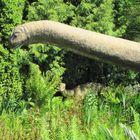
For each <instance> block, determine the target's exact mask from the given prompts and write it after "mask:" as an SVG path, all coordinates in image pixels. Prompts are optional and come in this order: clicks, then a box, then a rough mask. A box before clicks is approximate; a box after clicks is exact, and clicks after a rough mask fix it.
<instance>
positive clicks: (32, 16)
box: [0, 0, 140, 140]
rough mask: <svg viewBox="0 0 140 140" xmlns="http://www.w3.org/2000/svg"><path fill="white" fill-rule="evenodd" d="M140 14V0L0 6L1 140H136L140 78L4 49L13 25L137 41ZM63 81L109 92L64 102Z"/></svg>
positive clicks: (65, 55)
mask: <svg viewBox="0 0 140 140" xmlns="http://www.w3.org/2000/svg"><path fill="white" fill-rule="evenodd" d="M139 13H140V3H139V1H138V0H13V1H11V0H0V139H4V140H5V139H6V140H10V139H12V140H16V139H37V140H38V139H43V140H46V139H51V140H52V139H58V140H59V139H60V140H61V139H62V140H63V139H64V140H65V139H72V140H78V139H83V140H85V139H97V140H105V139H107V140H114V139H115V140H125V139H126V140H128V139H130V140H131V139H132V140H139V139H140V94H139V92H140V90H135V88H134V87H137V86H139V82H140V77H139V73H136V72H134V71H131V70H127V69H123V68H120V67H118V66H114V65H109V64H104V63H101V62H97V61H93V60H90V59H87V58H84V57H81V56H78V55H75V54H72V53H69V52H65V51H64V50H62V49H60V48H58V47H56V46H52V45H48V44H46V45H43V44H35V45H30V46H23V47H22V48H18V49H15V50H13V49H12V48H11V46H9V44H8V38H9V36H10V34H11V32H12V30H13V29H14V27H15V26H16V25H19V24H21V23H24V22H28V21H33V20H41V19H47V20H54V21H60V22H63V23H66V24H69V25H72V26H76V27H81V28H85V29H88V30H92V31H96V32H101V33H104V34H108V35H112V36H116V37H123V38H127V39H130V40H134V41H140V28H139V25H140V14H139ZM75 60H76V61H75ZM77 62H78V63H77ZM62 81H63V82H65V83H66V85H67V87H68V88H73V87H75V86H76V85H79V84H83V83H87V82H99V83H101V84H103V85H104V86H106V88H105V89H103V90H102V91H101V92H100V93H98V94H96V91H94V90H93V89H89V90H88V93H87V96H86V97H85V99H84V100H83V101H81V100H80V99H79V100H76V99H74V98H66V99H64V98H63V97H61V96H60V97H56V96H55V93H56V92H57V91H58V89H59V84H60V83H61V82H62ZM126 86H127V90H126V88H125V87H126ZM131 89H133V90H131Z"/></svg>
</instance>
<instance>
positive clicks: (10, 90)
mask: <svg viewBox="0 0 140 140" xmlns="http://www.w3.org/2000/svg"><path fill="white" fill-rule="evenodd" d="M15 60H16V57H15V56H14V55H11V54H10V53H9V51H8V50H6V49H4V48H3V46H2V45H0V112H2V111H3V110H12V111H14V110H16V109H17V108H18V107H19V101H20V99H21V96H22V83H21V79H20V73H19V69H18V66H17V63H16V61H15Z"/></svg>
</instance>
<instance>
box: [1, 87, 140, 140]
mask: <svg viewBox="0 0 140 140" xmlns="http://www.w3.org/2000/svg"><path fill="white" fill-rule="evenodd" d="M118 89H119V92H118ZM121 90H122V87H121V88H120V87H116V90H115V89H114V90H113V89H112V88H111V87H110V88H109V89H106V90H105V91H103V93H102V94H101V95H100V96H101V97H99V96H98V95H96V94H95V91H93V90H89V91H88V94H87V96H86V97H85V99H84V101H83V102H82V104H81V102H77V101H75V100H74V99H72V98H68V99H66V100H64V101H63V99H62V97H53V98H52V99H50V100H49V103H48V106H47V107H48V108H47V109H46V108H44V111H43V112H42V110H40V109H39V108H37V107H31V108H30V110H27V109H24V110H23V111H22V112H21V113H13V112H10V113H6V112H3V113H2V115H1V116H0V128H1V130H0V139H3V140H5V139H10V140H19V139H20V140H22V139H33V140H79V139H80V140H86V139H88V140H90V139H91V140H93V139H95V140H139V139H140V114H139V112H138V110H137V108H134V107H135V105H134V104H135V102H133V103H132V102H131V100H130V99H129V98H127V97H126V98H125V101H124V98H121V97H119V96H120V94H121V92H122V91H121ZM111 91H112V92H111ZM113 92H114V94H115V95H114V96H111V95H107V94H113ZM119 93H120V94H119ZM110 96H111V97H112V100H110ZM124 96H125V94H124ZM139 96H140V95H139V94H138V95H137V97H136V96H135V97H133V98H138V97H139ZM113 98H114V100H116V99H117V102H114V100H113ZM123 102H125V106H124V103H123ZM130 102H131V106H127V105H130ZM136 110H137V111H136ZM11 120H12V121H11Z"/></svg>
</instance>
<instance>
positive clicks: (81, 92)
mask: <svg viewBox="0 0 140 140" xmlns="http://www.w3.org/2000/svg"><path fill="white" fill-rule="evenodd" d="M103 88H104V85H102V84H100V83H93V82H91V83H86V84H81V85H78V86H76V87H74V88H73V89H66V84H65V83H60V87H59V91H58V92H61V94H62V95H63V96H64V97H74V98H76V99H80V100H83V99H84V97H85V96H86V95H87V94H88V90H89V89H91V90H93V91H94V92H95V94H99V93H100V92H101V90H102V89H103Z"/></svg>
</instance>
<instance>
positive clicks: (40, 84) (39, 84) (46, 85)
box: [24, 63, 61, 107]
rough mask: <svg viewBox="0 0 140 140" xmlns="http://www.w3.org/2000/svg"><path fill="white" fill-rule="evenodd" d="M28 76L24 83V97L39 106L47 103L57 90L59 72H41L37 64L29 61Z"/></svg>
mask: <svg viewBox="0 0 140 140" xmlns="http://www.w3.org/2000/svg"><path fill="white" fill-rule="evenodd" d="M29 71H30V72H29V78H28V79H27V81H26V85H25V95H24V96H25V97H24V99H25V98H26V99H30V101H31V102H33V103H35V105H37V106H39V107H43V105H47V103H48V100H50V99H51V98H52V97H53V95H54V94H55V93H56V91H57V87H58V86H59V83H60V80H61V79H60V75H59V73H53V72H51V71H50V72H49V71H48V72H47V73H46V74H45V75H42V74H41V71H40V69H39V67H38V65H36V64H33V63H30V70H29Z"/></svg>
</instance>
